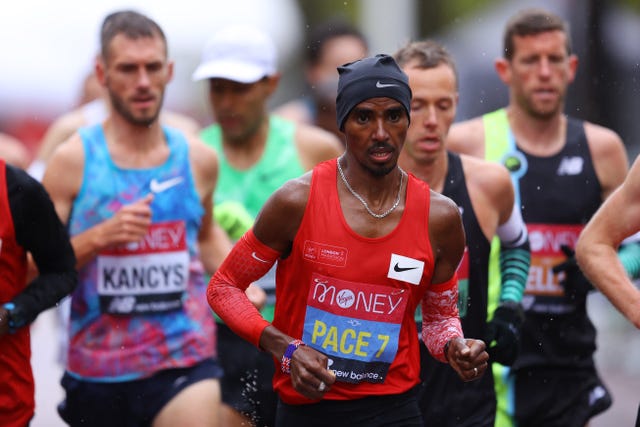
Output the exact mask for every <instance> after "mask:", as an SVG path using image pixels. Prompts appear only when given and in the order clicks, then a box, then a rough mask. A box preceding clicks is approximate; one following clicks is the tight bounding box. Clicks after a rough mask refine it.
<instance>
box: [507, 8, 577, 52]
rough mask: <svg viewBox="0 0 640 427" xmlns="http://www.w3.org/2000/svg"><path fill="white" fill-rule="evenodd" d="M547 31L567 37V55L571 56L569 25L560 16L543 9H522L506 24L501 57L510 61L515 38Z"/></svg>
mask: <svg viewBox="0 0 640 427" xmlns="http://www.w3.org/2000/svg"><path fill="white" fill-rule="evenodd" d="M548 31H561V32H563V33H564V34H565V35H566V36H567V37H566V38H567V45H566V47H567V54H571V50H572V49H571V36H570V34H569V24H568V23H567V22H566V21H565V20H563V19H562V18H561V17H560V16H558V15H556V14H554V13H551V12H549V11H546V10H544V9H537V8H531V9H524V10H521V11H520V12H518V13H517V14H516V15H514V16H513V17H511V19H509V21H508V22H507V25H506V27H505V30H504V37H503V49H504V50H503V55H504V57H505V58H506V59H508V60H511V59H512V58H513V55H514V53H515V52H514V49H515V48H514V42H513V39H514V37H515V36H531V35H536V34H540V33H546V32H548Z"/></svg>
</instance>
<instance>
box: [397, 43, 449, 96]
mask: <svg viewBox="0 0 640 427" xmlns="http://www.w3.org/2000/svg"><path fill="white" fill-rule="evenodd" d="M393 57H394V59H395V60H396V62H397V63H398V65H399V66H400V68H403V67H404V66H405V65H407V64H408V63H409V62H412V61H415V62H416V65H417V66H418V68H424V69H429V68H435V67H437V66H438V65H440V64H444V65H447V66H449V67H450V68H451V69H452V70H453V74H454V76H455V78H456V88H457V87H458V70H457V69H456V63H455V61H454V60H453V57H452V56H451V54H449V52H448V51H447V49H446V48H445V47H444V46H443V45H441V44H440V43H438V42H436V41H434V40H422V41H413V42H409V43H407V44H406V45H405V46H403V47H401V48H400V49H399V50H398V51H396V53H394V54H393Z"/></svg>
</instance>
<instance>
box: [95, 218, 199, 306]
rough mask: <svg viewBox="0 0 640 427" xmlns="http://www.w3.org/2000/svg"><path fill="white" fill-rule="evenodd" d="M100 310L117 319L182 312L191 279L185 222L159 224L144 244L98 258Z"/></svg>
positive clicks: (116, 248) (113, 249)
mask: <svg viewBox="0 0 640 427" xmlns="http://www.w3.org/2000/svg"><path fill="white" fill-rule="evenodd" d="M97 266H98V280H97V286H98V295H99V298H100V310H101V311H102V312H103V313H108V314H113V315H130V314H144V313H161V312H166V311H172V310H179V309H181V308H182V300H183V297H184V293H185V291H186V289H187V283H188V279H189V251H188V249H187V240H186V229H185V224H184V222H183V221H171V222H163V223H155V224H152V225H151V226H150V227H149V232H148V233H147V235H146V236H145V237H144V239H142V240H141V241H140V242H136V243H130V244H127V245H121V246H117V247H114V248H111V249H109V250H106V251H103V252H101V253H100V255H99V256H98V263H97Z"/></svg>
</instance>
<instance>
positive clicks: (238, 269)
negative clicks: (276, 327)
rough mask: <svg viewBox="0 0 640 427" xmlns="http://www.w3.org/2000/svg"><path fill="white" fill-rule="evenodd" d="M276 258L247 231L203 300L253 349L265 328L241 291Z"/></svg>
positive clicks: (254, 308) (270, 250)
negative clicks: (251, 345) (250, 344)
mask: <svg viewBox="0 0 640 427" xmlns="http://www.w3.org/2000/svg"><path fill="white" fill-rule="evenodd" d="M279 256H280V254H279V253H278V252H277V251H275V250H273V249H271V248H270V247H269V246H267V245H265V244H263V243H262V242H260V241H259V240H258V239H257V238H256V236H255V235H254V234H253V230H252V229H251V230H249V231H247V232H246V233H245V234H244V235H243V236H242V237H241V238H240V240H239V241H238V242H237V243H236V244H235V245H234V247H233V249H232V250H231V252H230V253H229V255H227V257H226V258H225V260H224V262H223V263H222V265H221V266H220V268H219V269H218V270H217V271H216V273H215V274H214V275H213V277H212V278H211V280H210V281H209V286H208V288H207V300H208V301H209V305H210V306H211V308H212V309H213V311H215V312H216V313H217V314H218V316H220V318H221V319H222V320H224V322H225V323H226V324H227V326H229V328H231V330H233V331H234V332H235V333H237V334H238V335H239V336H240V337H242V338H243V339H245V340H247V341H249V342H250V343H252V344H253V345H255V346H256V347H258V346H259V342H260V335H261V334H262V331H263V330H264V328H266V327H267V326H269V322H267V321H266V320H265V319H264V318H263V317H262V315H261V314H260V312H259V311H258V309H256V307H255V306H254V305H253V304H252V303H251V301H249V299H248V298H247V296H246V294H245V293H244V291H245V290H246V289H247V287H248V286H249V285H250V284H251V283H252V282H254V281H256V280H258V279H259V278H261V277H262V276H264V275H265V274H266V273H267V272H268V271H269V269H270V268H271V267H272V266H273V264H274V263H275V262H276V260H277V259H278V257H279Z"/></svg>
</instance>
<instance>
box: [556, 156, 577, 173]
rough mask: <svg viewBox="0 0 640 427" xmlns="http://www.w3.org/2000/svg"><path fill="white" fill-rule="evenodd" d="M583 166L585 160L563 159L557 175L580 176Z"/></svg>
mask: <svg viewBox="0 0 640 427" xmlns="http://www.w3.org/2000/svg"><path fill="white" fill-rule="evenodd" d="M583 164H584V159H583V158H582V157H563V158H562V160H560V166H558V171H557V172H556V175H558V176H563V175H580V173H582V166H583Z"/></svg>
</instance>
